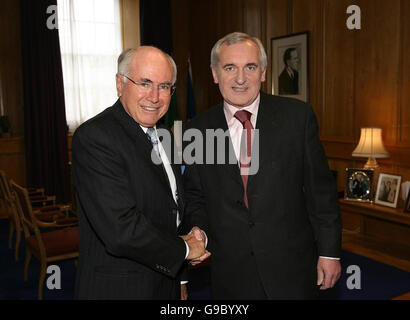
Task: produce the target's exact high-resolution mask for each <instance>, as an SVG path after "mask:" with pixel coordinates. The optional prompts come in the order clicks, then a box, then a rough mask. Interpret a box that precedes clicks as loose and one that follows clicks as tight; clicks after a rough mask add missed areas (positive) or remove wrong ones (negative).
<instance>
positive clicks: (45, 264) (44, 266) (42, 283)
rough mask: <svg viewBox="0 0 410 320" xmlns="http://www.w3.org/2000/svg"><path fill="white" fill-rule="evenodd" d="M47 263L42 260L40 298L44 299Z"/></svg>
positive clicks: (39, 286)
mask: <svg viewBox="0 0 410 320" xmlns="http://www.w3.org/2000/svg"><path fill="white" fill-rule="evenodd" d="M46 269H47V263H46V262H41V267H40V280H39V281H38V300H43V285H44V280H45V278H46Z"/></svg>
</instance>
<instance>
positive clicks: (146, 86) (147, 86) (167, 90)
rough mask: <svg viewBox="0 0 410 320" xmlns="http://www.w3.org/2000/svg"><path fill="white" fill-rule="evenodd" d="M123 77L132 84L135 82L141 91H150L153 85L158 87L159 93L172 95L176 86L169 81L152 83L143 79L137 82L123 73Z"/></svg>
mask: <svg viewBox="0 0 410 320" xmlns="http://www.w3.org/2000/svg"><path fill="white" fill-rule="evenodd" d="M121 75H122V76H123V77H125V78H127V79H128V80H130V81H131V82H132V83H133V84H135V85H136V86H137V87H138V88H139V89H140V90H141V91H144V92H147V93H149V92H151V91H152V90H154V88H155V87H157V88H158V92H159V94H160V95H163V96H168V95H169V96H172V94H173V93H174V92H175V89H176V86H175V85H172V84H170V83H160V84H154V83H153V82H151V81H143V82H139V81H134V80H132V79H131V78H129V77H127V76H126V75H125V74H121Z"/></svg>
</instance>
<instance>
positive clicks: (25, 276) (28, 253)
mask: <svg viewBox="0 0 410 320" xmlns="http://www.w3.org/2000/svg"><path fill="white" fill-rule="evenodd" d="M30 259H31V252H30V250H29V249H28V248H27V246H26V259H25V260H24V281H27V278H28V276H27V275H28V265H29V264H30Z"/></svg>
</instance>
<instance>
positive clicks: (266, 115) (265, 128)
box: [248, 92, 282, 186]
mask: <svg viewBox="0 0 410 320" xmlns="http://www.w3.org/2000/svg"><path fill="white" fill-rule="evenodd" d="M281 121H282V120H281V115H280V113H279V109H278V107H277V106H276V105H275V104H272V103H269V101H268V99H267V95H266V94H264V93H263V92H261V95H260V102H259V109H258V119H257V121H256V127H255V129H258V131H259V152H258V154H256V148H254V149H253V150H252V158H254V157H259V170H258V172H259V171H260V169H261V168H262V167H264V166H266V165H271V164H270V163H269V162H270V161H271V158H272V157H271V154H272V152H275V150H280V148H279V144H280V141H281V138H280V137H281V132H280V131H281V130H280V124H281ZM257 175H258V173H256V174H255V175H250V176H249V178H248V186H249V185H250V184H251V182H252V180H253V179H254V178H255V176H257Z"/></svg>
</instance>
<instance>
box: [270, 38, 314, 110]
mask: <svg viewBox="0 0 410 320" xmlns="http://www.w3.org/2000/svg"><path fill="white" fill-rule="evenodd" d="M271 49H272V60H271V63H272V94H274V95H279V96H284V97H291V98H296V99H299V100H302V101H304V102H308V100H309V84H308V79H309V77H308V64H309V60H308V32H301V33H295V34H290V35H287V36H283V37H278V38H272V39H271Z"/></svg>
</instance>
